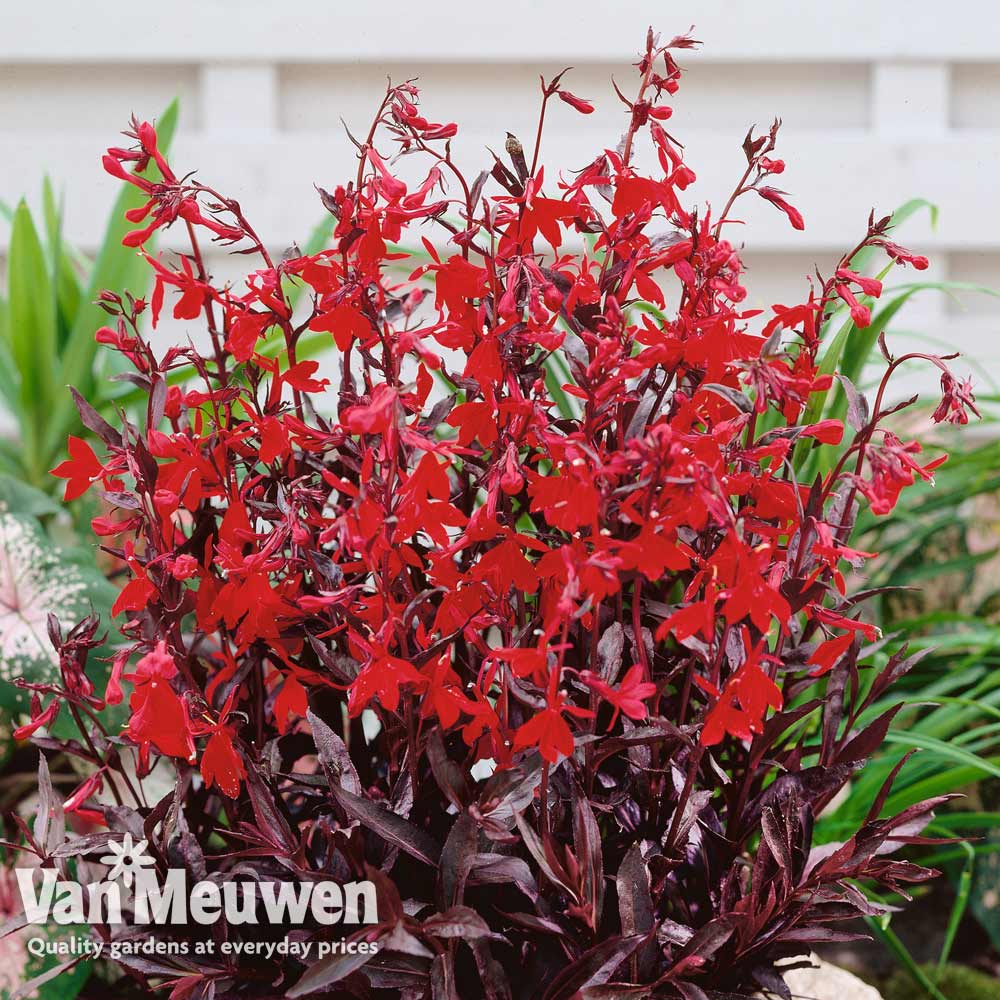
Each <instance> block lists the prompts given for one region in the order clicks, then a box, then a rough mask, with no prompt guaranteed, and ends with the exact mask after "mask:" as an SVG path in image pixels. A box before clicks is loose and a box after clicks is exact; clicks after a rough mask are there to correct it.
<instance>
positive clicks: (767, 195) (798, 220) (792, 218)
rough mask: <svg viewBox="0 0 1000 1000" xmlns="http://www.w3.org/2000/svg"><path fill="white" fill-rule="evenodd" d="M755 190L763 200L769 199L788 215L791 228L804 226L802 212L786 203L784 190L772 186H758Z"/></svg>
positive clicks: (803, 227)
mask: <svg viewBox="0 0 1000 1000" xmlns="http://www.w3.org/2000/svg"><path fill="white" fill-rule="evenodd" d="M756 191H757V194H759V195H760V196H761V198H763V199H764V200H765V201H769V202H770V203H771V204H772V205H775V206H777V207H778V208H780V209H781V211H782V212H784V213H785V215H787V216H788V221H789V222H790V223H791V224H792V228H793V229H805V228H806V224H805V222H804V220H803V218H802V213H801V212H800V211H799V210H798V209H797V208H792V206H791V205H789V204H788V202H787V201H786V200H785V198H784V191H779V190H778V189H777V188H773V187H759V188H757V189H756Z"/></svg>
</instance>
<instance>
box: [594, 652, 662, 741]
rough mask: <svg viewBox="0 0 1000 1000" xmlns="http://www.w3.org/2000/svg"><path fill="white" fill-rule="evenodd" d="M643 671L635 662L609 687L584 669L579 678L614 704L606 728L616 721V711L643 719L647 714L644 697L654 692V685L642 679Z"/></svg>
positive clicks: (633, 717) (648, 696)
mask: <svg viewBox="0 0 1000 1000" xmlns="http://www.w3.org/2000/svg"><path fill="white" fill-rule="evenodd" d="M644 676H645V671H644V670H643V668H642V667H641V666H640V665H639V664H638V663H637V664H635V665H634V666H632V667H630V668H629V670H628V673H626V674H625V676H624V677H623V678H622V680H621V681H620V682H619V684H618V687H617V688H614V687H611V685H610V684H607V683H606V682H605V681H603V680H602V679H601V678H600V677H597V676H596V675H594V674H592V673H591V672H590V671H589V670H584V671H583V673H582V674H581V675H580V679H581V680H582V681H583V682H584V683H585V684H586V685H587V686H588V687H589V688H590V689H591V690H592V691H596V692H597V693H598V694H599V695H600V696H601V697H602V698H603V699H604V700H605V701H606V702H608V703H609V704H610V705H613V706H614V713H613V714H612V716H611V721H610V722H609V723H608V728H609V729H611V728H612V727H613V726H614V724H615V722H617V721H618V713H619V712H622V713H623V714H625V715H627V716H628V717H629V718H630V719H636V720H638V719H645V718H646V716H647V715H648V714H649V710H648V709H647V707H646V699H647V698H651V697H652V696H653V695H654V694H656V685H655V684H653V683H651V682H650V681H645V680H643V677H644Z"/></svg>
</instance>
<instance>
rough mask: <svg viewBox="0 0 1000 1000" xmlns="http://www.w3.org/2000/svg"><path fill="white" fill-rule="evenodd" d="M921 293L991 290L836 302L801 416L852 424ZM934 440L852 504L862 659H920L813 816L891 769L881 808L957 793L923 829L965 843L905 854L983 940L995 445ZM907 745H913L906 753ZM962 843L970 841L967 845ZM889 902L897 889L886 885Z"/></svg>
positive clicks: (991, 842)
mask: <svg viewBox="0 0 1000 1000" xmlns="http://www.w3.org/2000/svg"><path fill="white" fill-rule="evenodd" d="M921 210H928V211H929V212H930V213H931V216H932V221H934V220H935V219H936V209H935V208H934V206H932V205H930V204H929V203H927V202H925V201H923V200H920V199H917V200H913V201H911V202H908V203H907V204H905V205H904V206H902V207H901V208H900V209H898V210H897V211H896V212H895V213H894V214H893V220H894V222H895V223H902V222H904V221H905V220H906V219H907V218H909V217H910V216H912V215H913V214H914V213H916V212H918V211H921ZM869 262H870V257H869V256H868V255H867V254H866V255H862V256H861V258H860V259H859V260H857V263H858V265H859V266H865V265H867V264H868V263H869ZM928 292H930V293H947V294H954V293H957V292H965V293H969V292H971V293H975V294H986V295H992V296H996V295H997V294H998V292H997V290H995V289H992V288H989V287H985V286H981V285H974V284H969V283H965V282H954V281H919V280H918V281H911V282H905V283H902V284H898V285H895V286H893V287H892V288H889V289H887V290H886V292H885V293H884V294H883V295H882V296H881V297H880V299H879V301H878V302H875V301H874V300H872V299H871V298H866V297H863V296H862V297H861V299H860V301H861V304H862V305H863V306H864V308H866V309H870V322H869V323H868V325H866V326H863V327H859V326H858V325H857V324H856V323H855V322H854V317H853V316H852V315H851V312H850V311H849V309H848V307H847V306H846V305H845V306H844V307H843V308H842V309H841V316H840V317H834V318H833V319H832V321H831V327H832V328H834V329H836V330H837V332H836V335H835V336H833V337H831V339H830V341H829V343H828V344H827V345H826V346H825V348H824V351H823V355H822V361H821V363H820V369H821V370H823V371H825V372H827V373H831V374H833V373H836V375H837V379H838V381H837V383H835V384H833V385H832V386H831V388H830V390H829V391H827V392H819V393H816V394H814V395H813V397H812V400H811V402H810V406H809V408H808V413H809V416H810V417H811V419H814V420H820V419H823V420H826V419H839V420H843V419H847V420H848V421H849V422H851V423H852V425H853V426H854V427H855V429H857V428H858V426H859V424H858V421H863V420H865V419H867V402H866V401H865V399H864V398H863V396H861V395H860V394H859V392H858V390H857V389H856V388H855V384H857V385H858V386H861V385H863V384H864V381H865V379H866V377H867V374H868V373H870V372H871V371H872V369H873V368H877V366H878V365H879V364H880V363H882V362H883V361H884V359H883V357H882V351H883V350H884V344H883V343H882V342H881V338H883V336H884V334H885V332H886V331H887V329H888V328H889V326H890V325H891V324H892V322H893V321H894V320H895V319H896V317H897V316H898V315H899V313H900V311H901V310H902V308H903V306H905V305H906V303H907V302H909V301H910V300H911V299H912V298H913V297H914V296H915V295H919V294H923V293H928ZM862 318H865V317H864V315H863V314H862ZM838 320H839V322H838ZM906 419H907V418H903V423H904V425H905V422H906ZM921 421H922V423H923V425H924V426H926V425H927V423H928V420H927V415H926V411H921V412H920V415H919V418H918V423H920V422H921ZM910 423H911V424H912V423H913V420H912V419H911V420H910ZM981 437H982V436H981ZM939 438H940V440H939V442H938V444H937V447H936V449H935V450H937V451H939V452H940V453H941V454H943V453H944V450H947V452H948V453H949V461H948V463H947V464H945V465H944V466H942V467H941V468H940V469H938V470H936V471H935V476H934V482H933V484H922V485H921V486H919V487H918V488H916V489H914V490H912V491H910V492H909V493H907V494H906V495H905V496H904V497H903V498H901V501H900V503H899V504H897V505H896V507H895V508H894V509H893V510H892V511H890V512H888V513H885V514H874V513H873V512H872V511H871V510H870V509H865V510H862V511H861V513H860V516H859V518H858V523H857V527H856V532H857V536H858V539H859V542H858V546H859V548H861V549H863V550H866V551H870V552H877V553H878V558H877V559H876V560H874V561H873V562H872V563H871V564H869V567H868V570H867V574H866V575H867V583H868V585H869V587H870V590H871V596H870V598H869V601H868V611H867V616H868V619H869V620H871V621H874V622H877V623H878V624H879V625H880V626H881V627H882V628H883V629H884V630H885V632H886V636H885V637H884V638H882V639H880V640H879V641H878V642H876V643H874V644H872V645H871V646H870V647H868V648H867V649H865V650H863V651H862V657H863V658H867V657H874V658H875V660H876V662H878V663H881V664H885V663H886V662H887V661H888V659H889V658H890V657H892V656H898V655H901V653H902V652H903V651H905V650H907V649H908V650H909V651H911V652H915V653H919V655H920V660H919V662H918V663H917V664H916V665H915V666H914V668H913V669H912V670H911V671H910V672H909V673H908V674H907V675H906V676H905V677H902V678H900V679H899V681H898V682H897V683H896V684H894V685H893V688H892V690H891V691H890V692H887V693H886V696H885V697H884V698H881V699H878V700H877V701H876V702H875V703H873V705H872V706H871V707H870V709H869V710H868V712H867V713H865V715H864V716H863V717H862V720H861V721H862V722H870V721H872V720H873V719H875V718H877V717H878V716H879V715H880V714H882V713H884V712H887V711H892V710H895V711H896V712H897V713H898V714H896V715H895V717H894V719H893V722H892V725H891V727H890V728H889V730H888V732H887V734H886V744H885V746H883V747H882V748H881V749H880V750H879V751H878V753H876V754H875V755H874V758H873V760H872V761H871V762H870V763H869V764H868V765H867V767H866V768H865V771H864V773H863V774H862V775H860V776H858V778H856V779H855V780H854V781H852V782H851V784H850V786H849V788H848V789H847V792H848V794H846V795H845V796H843V798H842V801H840V803H839V805H838V806H837V808H836V809H834V810H829V811H828V812H827V814H825V815H824V816H823V817H822V818H821V819H820V820H819V821H818V823H817V828H816V836H817V838H818V839H819V840H834V839H837V838H839V837H840V836H842V835H843V833H844V831H845V830H849V829H852V828H853V827H854V826H855V825H856V824H857V822H858V821H859V820H860V819H861V818H862V817H863V816H864V815H865V814H866V812H867V809H868V803H869V802H870V801H871V796H872V795H873V794H874V792H875V791H876V790H877V789H878V788H879V787H881V785H882V784H883V782H884V781H885V780H886V779H887V778H888V776H889V775H890V774H891V773H893V771H894V770H895V769H897V768H898V769H899V771H898V774H897V775H896V778H895V784H894V789H893V793H892V795H891V796H890V798H889V800H888V802H887V808H888V809H895V810H899V809H905V808H907V807H909V806H911V805H913V804H915V803H916V802H919V801H920V800H921V799H923V798H925V797H927V796H929V795H945V794H958V793H961V794H962V797H963V801H960V802H958V803H956V804H955V806H954V807H950V808H949V809H948V810H947V811H946V812H945V813H944V814H943V815H941V816H939V817H938V818H937V820H936V822H935V826H934V832H935V833H937V834H938V835H941V836H957V837H965V838H968V840H967V841H966V843H965V844H963V845H961V846H960V847H954V848H950V849H945V850H941V851H936V852H934V853H928V852H926V851H925V852H923V853H922V854H921V853H920V852H914V856H916V857H921V858H923V859H926V861H927V863H931V864H941V865H943V866H944V867H945V868H946V870H947V871H948V872H949V875H950V876H952V878H953V880H954V882H955V885H956V890H957V894H956V899H955V905H954V909H953V911H952V913H951V918H950V921H949V925H950V926H951V927H952V930H953V931H954V929H955V928H957V926H958V922H959V921H960V920H961V919H962V917H963V915H964V914H965V911H966V907H967V906H969V905H970V903H971V907H972V911H973V912H974V913H975V914H976V915H977V917H978V918H979V919H980V921H981V922H982V924H983V926H984V928H985V929H986V930H987V932H988V933H989V934H990V935H991V937H992V939H993V941H994V944H995V945H997V946H1000V921H998V919H997V913H996V910H995V904H992V903H991V900H992V899H994V898H995V895H996V890H997V886H998V885H1000V881H998V879H997V875H996V866H995V863H994V859H993V858H991V857H990V855H992V854H994V852H996V851H997V850H998V849H1000V843H997V842H996V840H995V839H994V838H993V837H991V832H992V831H996V830H997V829H1000V813H998V812H997V811H996V806H997V805H998V804H1000V803H998V801H997V799H996V796H995V793H993V794H992V795H991V794H990V792H988V791H987V792H986V796H985V799H984V797H983V796H982V795H980V794H978V792H977V789H978V788H979V787H980V784H981V783H984V782H985V783H986V785H985V786H984V787H985V788H989V787H990V786H996V785H997V779H998V778H1000V725H998V722H1000V681H998V680H997V678H998V677H1000V673H998V671H997V668H998V667H1000V625H998V624H997V622H996V612H997V610H998V607H1000V605H998V597H1000V590H998V589H997V588H996V587H995V586H994V587H991V586H989V581H990V579H991V578H992V574H991V573H990V572H989V571H988V565H989V563H990V561H991V560H994V559H995V558H996V556H997V553H998V550H997V546H996V532H995V531H994V532H992V535H991V533H990V532H989V531H988V530H987V531H984V530H982V529H978V526H979V525H981V524H984V523H985V521H986V519H988V518H989V516H990V511H991V510H992V509H993V507H994V505H995V504H996V502H997V497H998V496H1000V473H998V471H997V470H998V469H1000V445H998V444H997V443H996V441H995V440H994V439H993V436H992V435H989V436H988V437H987V440H985V441H984V442H981V443H978V444H976V443H974V442H965V441H963V440H961V436H960V435H954V434H953V435H949V436H948V437H947V438H942V437H941V436H940V435H939ZM838 458H839V456H838V453H837V450H836V449H834V448H831V447H828V446H823V447H820V448H816V449H812V450H811V451H809V452H806V451H804V450H803V449H801V448H799V449H798V450H797V452H796V455H795V459H796V471H797V474H798V475H799V476H800V478H801V479H802V480H804V481H807V480H808V479H809V478H810V477H811V476H813V475H815V474H817V473H821V474H828V473H829V471H830V470H831V469H832V468H833V467H834V465H835V464H836V462H837V461H838ZM931 485H933V489H932V488H931ZM977 530H978V531H979V534H980V535H981V536H982V537H979V538H978V539H975V538H973V537H971V536H973V535H974V534H976V532H977ZM984 569H985V570H986V571H985V572H983V571H982V570H984ZM913 751H919V752H918V753H917V754H916V755H914V754H913ZM969 793H971V798H970V795H969ZM972 842H975V844H976V846H975V849H972V848H971V847H970V843H972ZM977 857H978V858H979V864H978V866H977V863H976V859H977ZM984 900H985V905H984ZM889 901H890V902H900V901H901V900H897V899H893V898H891V897H890V899H889ZM869 924H870V926H871V929H872V931H873V932H874V933H875V934H876V935H878V936H879V937H881V938H882V939H883V941H884V942H885V943H886V945H887V946H888V947H889V948H890V950H891V951H892V952H893V953H894V954H895V955H896V957H897V958H898V959H899V960H900V961H901V962H902V964H903V965H904V968H905V970H906V972H907V973H908V974H909V975H910V976H911V981H916V982H917V983H918V984H919V986H920V987H921V988H922V990H923V991H924V992H926V994H927V995H928V996H931V997H935V998H937V1000H940V997H941V996H942V995H943V994H942V991H941V990H940V989H939V988H937V987H936V986H935V985H934V981H935V980H934V977H933V976H932V977H930V978H928V977H927V976H926V974H925V973H924V972H922V971H921V970H920V969H919V968H918V962H917V961H916V960H915V959H914V958H913V957H912V956H911V955H910V954H909V953H908V952H907V950H906V947H905V946H904V944H903V942H902V941H901V940H900V939H899V938H898V937H897V936H896V935H895V934H894V933H893V931H892V930H891V928H890V927H889V923H888V920H886V921H884V922H882V921H880V922H875V921H871V920H869ZM952 941H953V934H952V936H951V937H950V938H949V937H946V941H945V946H944V948H945V950H944V952H943V953H942V956H941V962H940V963H939V966H941V967H943V963H944V961H945V960H946V959H947V957H948V952H949V950H950V946H951V943H952Z"/></svg>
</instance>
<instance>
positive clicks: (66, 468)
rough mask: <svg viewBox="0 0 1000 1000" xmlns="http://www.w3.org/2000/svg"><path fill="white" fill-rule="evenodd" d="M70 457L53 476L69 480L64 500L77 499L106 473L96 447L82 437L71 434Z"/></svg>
mask: <svg viewBox="0 0 1000 1000" xmlns="http://www.w3.org/2000/svg"><path fill="white" fill-rule="evenodd" d="M68 447H69V455H70V457H69V458H68V459H66V461H65V462H62V463H61V464H60V465H57V466H56V467H55V468H54V469H53V470H52V473H51V474H52V475H53V476H58V477H59V478H60V479H65V480H67V482H66V490H65V492H64V493H63V499H64V500H76V499H77V497H81V496H83V494H84V493H86V492H87V490H89V489H90V487H91V486H92V485H93V484H94V483H95V482H97V480H98V479H100V478H101V477H102V476H103V475H104V466H103V465H102V464H101V462H100V460H99V459H98V457H97V456H96V455H95V454H94V449H93V448H91V447H90V445H89V444H87V442H86V441H84V440H83V439H82V438H78V437H74V436H73V435H72V434H71V435H70V436H69V443H68Z"/></svg>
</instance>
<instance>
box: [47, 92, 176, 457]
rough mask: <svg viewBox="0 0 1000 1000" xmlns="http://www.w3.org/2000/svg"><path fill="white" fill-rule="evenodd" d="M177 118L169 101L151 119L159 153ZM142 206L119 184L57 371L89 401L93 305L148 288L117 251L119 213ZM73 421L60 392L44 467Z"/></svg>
mask: <svg viewBox="0 0 1000 1000" xmlns="http://www.w3.org/2000/svg"><path fill="white" fill-rule="evenodd" d="M177 115H178V102H177V101H176V100H174V101H172V102H171V103H170V104H169V106H168V107H167V109H166V111H164V113H163V114H162V115H161V116H160V118H159V119H158V120H157V123H156V125H157V128H156V131H157V136H158V138H159V145H160V149H161V150H162V151H164V152H166V151H167V150H168V149H169V147H170V142H171V139H172V138H173V134H174V130H175V128H176V126H177ZM144 176H145V177H147V178H149V179H150V180H157V179H159V177H160V175H159V171H158V170H157V169H156V165H155V164H150V166H149V167H148V168H147V170H146V173H145V175H144ZM144 202H145V197H144V196H143V194H142V192H141V191H139V189H138V188H136V187H135V186H134V185H132V184H125V183H123V184H122V190H121V192H120V193H119V195H118V198H117V200H116V201H115V204H114V208H113V209H112V211H111V218H110V220H109V222H108V228H107V231H106V232H105V234H104V240H103V242H102V243H101V248H100V250H99V251H98V253H97V259H96V260H95V262H94V267H93V270H92V272H91V275H90V280H89V282H88V284H87V290H86V293H85V294H84V298H83V303H82V305H81V307H80V309H79V310H78V311H77V314H76V318H75V320H74V322H73V327H72V329H71V330H70V332H69V337H68V340H67V342H66V350H65V353H64V356H63V359H62V363H61V365H60V367H59V384H60V385H61V386H70V385H71V386H73V387H74V388H76V389H77V390H79V391H80V392H81V393H82V394H83V395H84V396H85V397H86V398H87V399H90V400H91V401H92V402H93V401H95V400H96V399H97V398H98V396H97V394H96V393H95V392H94V390H95V388H97V386H96V385H95V382H94V356H95V354H96V348H97V345H96V343H95V342H94V331H95V330H97V328H98V327H100V326H101V325H102V324H103V323H104V320H105V315H106V314H105V313H104V311H103V310H102V309H101V308H100V307H99V306H97V305H95V304H94V302H95V300H96V299H97V296H98V295H99V294H100V293H101V292H102V291H103V290H104V289H105V288H112V289H114V290H115V291H116V292H118V293H119V294H124V292H125V291H126V290H128V291H129V292H131V293H132V294H133V295H134V296H136V297H137V298H142V297H143V296H144V294H145V291H146V289H147V288H148V286H149V273H150V272H149V267H148V265H147V264H146V262H145V261H144V260H143V259H142V258H141V257H140V256H139V254H138V253H137V251H136V250H135V249H133V248H131V247H124V246H122V239H123V238H124V236H125V234H126V233H127V232H129V231H130V230H131V229H132V228H133V226H132V223H130V222H129V221H128V220H127V219H126V218H125V213H126V212H127V211H128V210H129V209H132V208H137V207H139V206H140V205H142V204H143V203H144ZM75 422H76V409H75V407H74V405H73V400H72V397H71V396H70V394H69V392H67V391H61V392H60V393H59V394H58V397H57V399H56V403H55V407H54V408H53V411H52V415H51V420H50V421H49V426H48V434H47V435H46V437H45V467H46V468H48V467H49V466H50V465H51V464H52V463H53V461H54V459H55V457H56V455H57V454H58V452H59V450H60V449H61V448H62V447H63V444H64V442H65V439H66V434H67V433H68V431H69V429H70V428H72V427H73V426H74V424H75Z"/></svg>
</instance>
